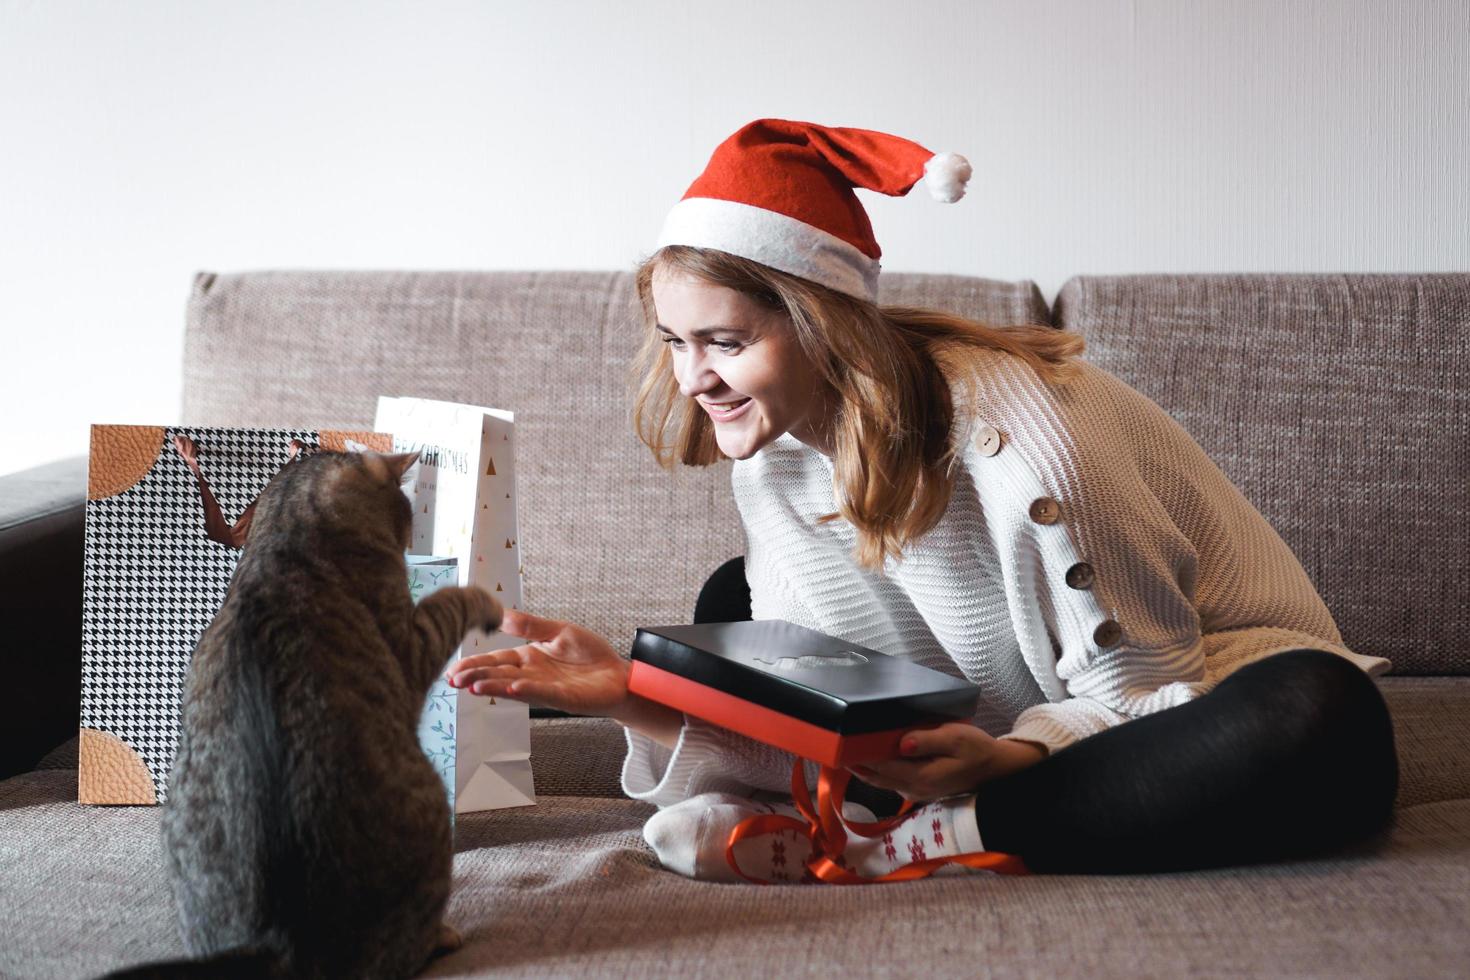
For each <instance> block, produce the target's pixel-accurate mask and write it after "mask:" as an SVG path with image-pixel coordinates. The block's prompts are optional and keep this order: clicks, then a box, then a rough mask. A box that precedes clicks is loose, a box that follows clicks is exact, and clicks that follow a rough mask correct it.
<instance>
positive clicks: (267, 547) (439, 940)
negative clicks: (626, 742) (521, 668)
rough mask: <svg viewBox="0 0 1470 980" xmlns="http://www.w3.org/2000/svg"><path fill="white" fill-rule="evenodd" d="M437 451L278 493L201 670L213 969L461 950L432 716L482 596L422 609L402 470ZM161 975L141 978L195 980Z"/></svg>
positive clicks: (179, 871)
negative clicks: (439, 680)
mask: <svg viewBox="0 0 1470 980" xmlns="http://www.w3.org/2000/svg"><path fill="white" fill-rule="evenodd" d="M416 458H417V454H416V453H408V454H397V455H380V454H376V453H361V454H357V453H349V454H338V453H320V454H315V455H311V456H307V457H304V458H302V459H300V460H297V461H296V462H292V463H289V464H287V465H286V466H285V468H284V469H282V471H281V472H280V473H279V474H278V475H277V476H276V477H275V478H274V479H273V480H272V481H271V483H270V485H269V486H268V487H267V488H266V489H265V491H264V492H263V493H262V494H261V496H260V499H259V502H258V504H257V505H256V509H255V514H254V518H253V521H252V523H251V526H250V528H249V532H248V535H247V537H246V539H245V544H244V550H243V552H242V554H241V558H240V562H239V565H238V567H237V568H236V571H235V574H234V577H233V578H232V579H231V582H230V587H229V591H228V593H227V595H226V598H225V601H224V604H223V605H222V606H221V607H220V610H219V613H218V615H216V616H215V618H214V621H213V622H212V623H211V624H210V626H209V628H208V629H206V630H205V632H204V634H203V635H202V636H201V637H200V640H199V643H198V646H197V648H196V649H195V652H194V656H193V659H192V661H191V663H190V667H189V673H188V677H187V680H186V683H185V693H184V699H183V707H182V724H181V737H180V743H179V748H178V752H177V755H176V757H175V760H174V766H173V770H172V773H171V776H170V779H169V784H168V799H167V804H166V807H165V809H164V811H163V818H162V837H163V844H164V854H165V868H166V872H167V876H168V879H169V884H170V888H171V891H172V893H173V898H174V904H175V908H176V910H177V913H178V922H179V928H180V932H181V935H182V938H183V941H184V947H185V949H187V950H188V952H189V953H190V954H191V955H192V956H194V957H198V958H203V959H195V960H193V961H190V962H189V964H184V963H178V964H175V965H177V966H179V967H185V966H188V967H190V968H191V969H192V972H193V973H195V974H197V975H201V976H204V975H208V976H226V975H239V976H247V975H248V976H289V977H408V976H412V975H413V974H415V973H417V972H418V971H419V970H420V969H422V968H423V967H424V966H425V964H426V963H427V962H428V961H429V960H430V958H431V956H432V955H434V954H435V953H436V952H441V951H444V950H447V949H452V948H456V947H457V946H458V945H459V940H458V936H457V934H455V933H454V931H453V930H452V929H450V928H449V927H448V926H447V925H445V924H443V922H442V915H443V911H444V907H445V904H446V902H447V901H448V897H449V886H450V873H451V866H452V861H453V840H452V831H451V823H450V813H449V803H448V798H447V794H446V793H445V791H444V786H443V783H442V782H441V781H440V778H439V776H438V775H437V774H436V773H435V771H434V769H433V767H432V766H431V765H430V763H429V761H428V759H427V758H426V757H425V756H424V753H423V750H422V749H421V748H420V747H419V744H418V740H417V737H416V734H415V727H416V725H417V722H418V718H419V715H420V712H421V711H422V709H423V705H424V701H425V698H426V697H427V695H428V690H429V687H430V685H431V684H432V682H433V681H434V679H435V678H436V677H438V676H439V675H440V673H441V672H442V671H443V669H444V666H445V664H446V662H447V661H448V659H449V657H450V655H451V654H452V653H453V651H454V650H455V649H456V648H457V647H458V646H459V645H460V643H461V641H462V639H463V637H464V635H465V634H466V632H468V631H469V630H471V629H476V628H478V629H482V630H485V631H486V632H491V631H494V630H495V629H497V628H498V627H499V626H500V623H501V618H502V613H503V610H502V608H501V606H500V603H499V602H497V601H496V600H495V598H494V597H493V596H492V595H490V594H489V593H488V592H486V591H485V590H483V589H480V588H477V587H470V588H458V587H455V588H446V589H441V590H439V591H437V592H434V593H433V594H431V595H429V596H428V597H426V598H425V599H424V600H423V601H422V602H421V603H420V604H418V605H417V606H415V605H414V603H413V600H412V598H411V597H410V595H409V586H408V572H407V569H406V566H405V562H404V557H403V555H404V551H405V550H406V548H407V546H408V542H409V532H410V525H411V523H412V507H411V505H410V503H409V502H408V498H407V497H406V496H405V495H404V493H403V492H402V490H401V489H400V481H402V480H403V478H404V474H405V472H406V471H407V470H408V468H409V467H410V466H411V465H412V464H413V462H414V460H415V459H416ZM167 966H169V964H157V965H155V966H153V967H143V968H141V969H139V970H138V971H130V972H129V973H125V974H120V975H121V976H129V975H131V976H145V975H155V976H163V975H183V974H185V973H189V972H191V970H190V969H185V970H182V971H179V972H174V971H168V970H166V969H164V968H165V967H167Z"/></svg>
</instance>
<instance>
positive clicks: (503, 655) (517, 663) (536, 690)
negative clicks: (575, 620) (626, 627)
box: [444, 609, 628, 715]
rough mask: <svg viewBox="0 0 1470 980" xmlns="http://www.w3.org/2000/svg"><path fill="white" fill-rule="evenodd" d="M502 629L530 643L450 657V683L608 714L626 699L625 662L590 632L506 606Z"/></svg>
mask: <svg viewBox="0 0 1470 980" xmlns="http://www.w3.org/2000/svg"><path fill="white" fill-rule="evenodd" d="M500 630H501V632H503V633H509V634H510V635H511V636H519V637H521V638H523V639H526V640H529V641H530V642H529V643H527V644H525V645H524V646H518V647H511V648H509V649H506V650H494V651H491V652H490V653H477V654H475V655H473V656H469V657H465V658H463V659H461V660H457V661H454V662H453V663H451V664H450V665H449V668H448V669H447V670H446V671H445V674H444V676H445V677H446V679H447V680H448V681H449V685H450V687H455V688H462V689H465V690H468V691H470V692H472V693H474V694H483V695H488V696H490V697H505V698H512V699H514V700H516V701H527V702H530V703H531V704H535V705H537V706H539V707H546V708H555V709H557V710H558V711H570V712H572V713H573V714H582V715H612V714H615V713H617V712H619V711H620V710H622V709H623V708H624V706H625V703H626V702H627V700H628V661H626V660H624V659H623V658H622V657H620V656H618V654H617V652H616V651H615V650H613V648H612V647H611V646H610V645H609V644H608V642H607V641H606V640H604V639H603V638H602V637H600V636H598V635H597V634H596V633H594V632H592V631H591V630H587V629H583V628H582V627H580V626H575V625H573V624H571V623H563V622H558V621H557V620H554V619H542V618H541V617H540V616H532V615H531V614H530V613H526V612H522V611H521V610H519V609H507V610H506V611H505V619H504V621H503V622H502V623H501V624H500Z"/></svg>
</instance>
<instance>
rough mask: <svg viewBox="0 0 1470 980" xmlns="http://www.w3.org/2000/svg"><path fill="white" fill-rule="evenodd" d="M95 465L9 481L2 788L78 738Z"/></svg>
mask: <svg viewBox="0 0 1470 980" xmlns="http://www.w3.org/2000/svg"><path fill="white" fill-rule="evenodd" d="M86 502H87V458H86V457H85V456H78V457H74V458H72V459H64V460H61V461H59V462H56V463H49V464H47V465H45V466H38V467H36V468H34V469H30V470H24V471H22V472H20V473H13V474H10V475H7V476H0V624H3V629H4V637H5V639H4V643H3V644H0V660H3V670H4V676H5V679H6V684H5V688H6V690H7V691H9V692H10V696H9V697H8V698H6V699H5V701H4V703H0V778H4V777H6V776H10V775H13V774H14V773H17V772H23V771H25V770H27V769H29V768H30V767H31V766H32V765H33V764H34V763H35V762H36V760H37V759H39V758H40V757H41V756H42V755H44V754H45V753H46V752H47V751H48V750H50V749H52V748H54V747H55V746H57V745H59V744H60V743H62V742H64V741H66V740H67V739H68V738H70V737H71V736H72V735H74V734H75V733H76V730H77V717H78V710H79V707H78V706H79V702H78V698H79V697H80V693H79V692H80V691H81V683H82V680H81V674H82V532H83V526H84V518H85V513H86Z"/></svg>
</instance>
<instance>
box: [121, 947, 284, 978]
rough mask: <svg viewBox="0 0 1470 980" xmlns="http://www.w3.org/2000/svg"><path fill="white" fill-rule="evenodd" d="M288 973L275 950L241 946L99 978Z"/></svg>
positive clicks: (251, 976) (281, 975)
mask: <svg viewBox="0 0 1470 980" xmlns="http://www.w3.org/2000/svg"><path fill="white" fill-rule="evenodd" d="M289 976H291V971H290V970H289V969H288V968H287V964H286V963H285V961H284V960H283V959H282V958H281V956H280V954H279V953H276V952H273V951H271V950H267V949H257V948H253V947H241V948H239V949H231V950H226V951H225V952H223V953H216V954H215V955H214V956H207V957H204V958H203V959H197V960H163V961H160V962H158V963H144V964H142V965H141V966H135V967H131V968H130V969H127V970H119V971H117V972H116V973H109V974H107V976H105V977H103V978H102V980H190V978H198V980H277V978H281V980H284V978H286V977H289Z"/></svg>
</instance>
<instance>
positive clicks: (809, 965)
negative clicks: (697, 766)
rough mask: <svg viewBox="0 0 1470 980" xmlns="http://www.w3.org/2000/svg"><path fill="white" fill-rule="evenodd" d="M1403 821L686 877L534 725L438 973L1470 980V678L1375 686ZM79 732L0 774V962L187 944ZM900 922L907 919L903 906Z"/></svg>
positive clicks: (617, 745)
mask: <svg viewBox="0 0 1470 980" xmlns="http://www.w3.org/2000/svg"><path fill="white" fill-rule="evenodd" d="M1380 683H1381V685H1382V687H1383V690H1384V692H1385V694H1386V696H1387V698H1388V701H1389V705H1390V708H1391V710H1392V714H1393V718H1394V724H1395V728H1396V734H1397V739H1398V747H1399V754H1400V761H1401V767H1402V783H1401V787H1400V793H1399V804H1398V809H1397V812H1396V814H1395V819H1394V823H1393V826H1392V827H1391V828H1390V829H1389V830H1388V831H1387V832H1386V833H1385V834H1384V835H1382V837H1381V838H1380V839H1378V840H1375V841H1372V842H1369V843H1367V844H1364V845H1363V846H1360V847H1358V848H1356V849H1354V850H1352V851H1351V852H1349V853H1344V854H1341V855H1337V856H1334V857H1330V858H1326V859H1321V860H1312V861H1300V862H1294V863H1288V864H1272V865H1263V866H1257V867H1248V868H1230V869H1223V870H1217V871H1208V872H1197V873H1187V874H1169V875H1137V876H1108V877H1086V876H1067V875H1057V876H1036V877H1031V878H1003V877H998V876H993V875H988V874H974V875H963V876H956V877H940V878H933V879H929V880H927V881H918V882H906V883H903V884H896V885H884V886H873V887H871V888H844V887H830V886H829V887H804V886H783V887H771V888H758V887H755V886H745V885H725V884H711V883H704V882H696V881H690V880H688V879H685V878H682V877H679V876H678V875H675V874H672V873H670V872H667V871H664V870H662V869H661V868H660V867H659V865H658V863H657V861H656V859H655V858H654V855H653V853H652V852H651V851H650V850H649V848H648V847H647V845H646V844H645V843H644V842H643V838H642V835H641V828H642V824H643V821H644V820H646V819H647V817H648V816H649V815H650V814H651V813H652V812H653V808H652V807H651V806H649V805H647V804H644V803H639V802H637V801H634V800H629V799H625V798H617V797H618V792H617V778H618V767H619V764H620V762H621V758H622V746H623V739H622V734H621V729H619V728H618V727H617V726H616V725H615V724H613V723H611V722H608V721H605V720H602V719H585V718H568V719H537V720H536V721H534V722H533V726H532V731H533V741H532V753H533V757H534V767H535V772H536V780H537V791H538V795H539V798H540V802H539V803H538V804H537V805H536V806H534V807H525V808H520V809H513V810H500V811H494V812H489V813H477V814H467V815H464V816H462V817H460V819H459V821H458V826H457V830H456V839H455V849H456V852H457V854H456V857H455V869H454V891H453V897H452V899H451V902H450V907H449V914H448V918H449V920H450V921H451V922H452V923H454V924H455V925H456V926H457V927H458V928H459V929H460V931H461V932H462V933H463V934H464V936H465V946H464V948H463V949H461V950H459V951H458V952H456V953H454V954H452V955H450V956H447V957H445V958H443V959H442V960H439V961H437V962H436V963H435V964H433V966H432V968H431V969H429V970H428V971H427V973H426V974H425V975H426V976H433V977H458V976H483V975H495V976H501V975H504V976H508V977H515V976H555V977H562V976H571V975H578V974H588V973H593V974H596V975H598V976H639V977H641V976H649V975H655V976H680V977H701V976H748V975H760V974H769V975H780V976H843V975H871V974H873V973H875V972H878V973H883V974H887V975H896V976H917V975H920V974H924V975H931V976H932V975H935V974H952V975H953V974H970V975H975V976H1010V975H1035V976H1048V975H1089V976H1137V975H1153V976H1182V975H1205V976H1221V975H1230V974H1237V975H1238V974H1255V975H1273V976H1282V975H1294V976H1301V975H1313V976H1389V975H1394V976H1440V975H1443V976H1448V975H1463V971H1464V969H1465V964H1467V963H1470V931H1467V930H1466V928H1465V924H1466V923H1467V922H1470V759H1467V755H1466V753H1465V751H1464V746H1465V745H1466V744H1467V742H1470V678H1460V677H1455V678H1446V677H1438V678H1391V677H1390V678H1385V679H1383V680H1382V681H1381V682H1380ZM75 765H76V748H75V742H72V743H69V744H68V745H66V746H63V747H62V748H61V749H59V750H57V751H55V752H53V753H51V754H50V755H49V756H48V757H47V758H46V759H44V760H43V761H42V763H41V768H38V769H37V770H35V771H32V772H27V773H23V774H21V775H19V776H15V777H13V778H11V779H8V780H6V781H4V782H3V783H0V882H3V886H0V936H3V937H4V941H3V943H0V976H6V977H11V976H16V977H37V978H45V977H58V978H60V977H66V978H72V977H79V976H90V975H95V974H97V973H100V972H104V971H106V970H108V969H112V968H116V967H120V966H123V965H128V964H133V963H138V962H143V961H147V960H150V959H157V958H163V957H170V956H177V955H181V953H182V947H181V946H180V944H179V941H178V938H177V936H176V934H175V926H174V921H173V915H172V911H171V907H170V904H169V898H168V891H167V885H166V883H165V880H164V878H163V874H162V868H161V861H160V858H159V853H158V847H159V844H158V815H159V811H158V810H157V809H156V808H151V807H117V808H102V807H84V806H80V805H78V804H77V803H76V769H75ZM900 909H901V910H902V914H901V915H895V914H894V912H895V911H896V910H900Z"/></svg>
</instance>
